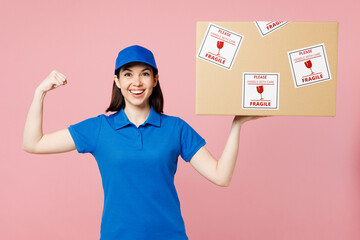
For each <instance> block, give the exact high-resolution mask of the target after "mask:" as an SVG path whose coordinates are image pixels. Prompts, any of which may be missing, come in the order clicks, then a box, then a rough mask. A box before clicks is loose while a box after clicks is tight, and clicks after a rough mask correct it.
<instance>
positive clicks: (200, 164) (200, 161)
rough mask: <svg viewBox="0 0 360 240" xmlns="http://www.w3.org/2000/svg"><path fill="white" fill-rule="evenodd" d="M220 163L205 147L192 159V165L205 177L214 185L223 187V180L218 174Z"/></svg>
mask: <svg viewBox="0 0 360 240" xmlns="http://www.w3.org/2000/svg"><path fill="white" fill-rule="evenodd" d="M217 163H218V161H217V160H216V159H215V158H214V157H213V156H212V155H211V153H210V152H209V151H208V150H207V149H206V148H205V147H204V146H203V147H201V148H200V149H199V150H198V151H197V152H196V153H195V154H194V156H193V157H192V158H191V160H190V164H191V166H193V168H194V169H195V170H196V171H197V172H198V173H200V174H201V175H202V176H203V177H205V178H206V179H208V180H209V181H211V182H212V183H214V184H216V185H219V186H221V180H220V179H219V176H218V173H217Z"/></svg>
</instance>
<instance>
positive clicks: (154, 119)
mask: <svg viewBox="0 0 360 240" xmlns="http://www.w3.org/2000/svg"><path fill="white" fill-rule="evenodd" d="M113 117H114V121H113V124H114V127H115V129H120V128H123V127H125V126H127V125H130V124H132V123H131V122H130V121H129V119H128V117H127V116H126V114H125V111H124V109H121V110H120V111H118V112H117V113H115V114H114V115H113ZM160 119H161V118H160V114H159V113H158V112H156V111H155V110H154V108H153V106H151V105H150V114H149V116H148V118H147V119H146V121H145V122H144V123H143V124H142V125H146V124H151V125H154V126H157V127H160Z"/></svg>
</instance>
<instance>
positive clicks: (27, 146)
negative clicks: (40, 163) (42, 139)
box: [22, 143, 35, 153]
mask: <svg viewBox="0 0 360 240" xmlns="http://www.w3.org/2000/svg"><path fill="white" fill-rule="evenodd" d="M22 150H24V151H25V152H28V153H35V151H34V149H33V148H32V147H30V146H29V145H26V144H24V143H23V144H22Z"/></svg>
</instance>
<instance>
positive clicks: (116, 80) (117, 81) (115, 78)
mask: <svg viewBox="0 0 360 240" xmlns="http://www.w3.org/2000/svg"><path fill="white" fill-rule="evenodd" d="M114 81H115V84H116V86H117V87H118V88H120V82H119V81H120V80H119V79H118V77H117V76H116V75H114Z"/></svg>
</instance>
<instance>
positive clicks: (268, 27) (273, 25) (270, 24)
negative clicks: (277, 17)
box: [255, 21, 289, 37]
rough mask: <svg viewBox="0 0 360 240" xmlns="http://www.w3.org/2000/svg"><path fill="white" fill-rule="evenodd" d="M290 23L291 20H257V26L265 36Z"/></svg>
mask: <svg viewBox="0 0 360 240" xmlns="http://www.w3.org/2000/svg"><path fill="white" fill-rule="evenodd" d="M288 23H289V22H286V21H256V22H255V25H256V26H257V28H258V30H259V32H260V34H261V36H262V37H265V36H266V35H268V34H269V33H272V32H274V31H275V30H277V29H279V28H281V27H283V26H285V25H286V24H288Z"/></svg>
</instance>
